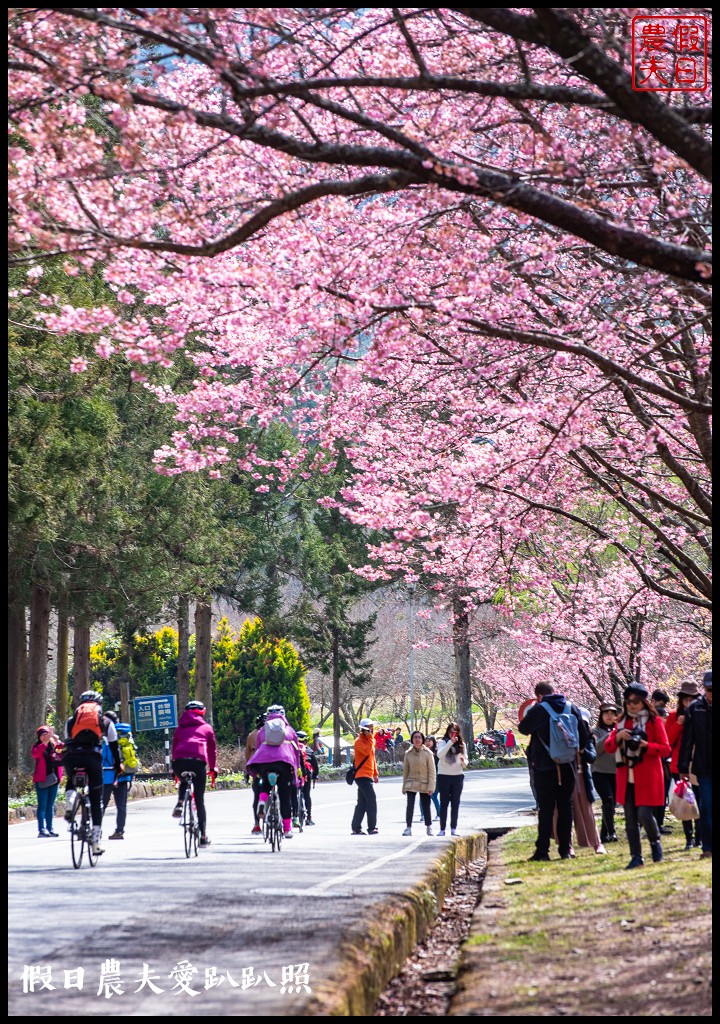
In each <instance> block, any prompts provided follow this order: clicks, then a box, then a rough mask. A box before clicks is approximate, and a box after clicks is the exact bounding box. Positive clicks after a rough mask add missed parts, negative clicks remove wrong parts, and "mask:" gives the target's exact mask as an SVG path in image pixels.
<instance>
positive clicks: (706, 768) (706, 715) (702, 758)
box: [678, 669, 712, 857]
mask: <svg viewBox="0 0 720 1024" xmlns="http://www.w3.org/2000/svg"><path fill="white" fill-rule="evenodd" d="M691 765H692V769H691ZM691 770H692V774H693V775H695V777H696V778H697V784H698V791H699V794H700V801H699V804H698V809H699V811H700V840H701V842H702V851H703V852H702V856H703V857H712V669H709V670H708V671H707V672H706V673H705V675H704V677H703V694H702V696H701V697H698V698H697V700H694V701H693V702H692V704H690V705H689V706H688V708H687V710H686V711H685V724H684V725H683V734H682V742H681V744H680V754H679V756H678V772H679V773H680V776H681V778H683V779H685V780H686V781H690V772H691Z"/></svg>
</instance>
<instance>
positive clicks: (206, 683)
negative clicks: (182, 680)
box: [195, 600, 212, 722]
mask: <svg viewBox="0 0 720 1024" xmlns="http://www.w3.org/2000/svg"><path fill="white" fill-rule="evenodd" d="M211 643H212V604H211V602H210V601H208V600H201V601H198V602H197V604H196V605H195V699H196V700H201V701H202V702H203V704H204V705H205V707H206V708H207V716H206V721H208V722H212V646H211Z"/></svg>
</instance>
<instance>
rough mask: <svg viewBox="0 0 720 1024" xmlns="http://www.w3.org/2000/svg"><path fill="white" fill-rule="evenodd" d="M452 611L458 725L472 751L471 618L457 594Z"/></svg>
mask: <svg viewBox="0 0 720 1024" xmlns="http://www.w3.org/2000/svg"><path fill="white" fill-rule="evenodd" d="M452 610H453V650H454V652H455V675H456V679H455V687H456V696H457V716H458V724H459V726H460V731H461V732H462V737H463V740H464V741H465V744H466V745H467V748H468V750H472V742H473V739H474V736H473V718H472V697H471V686H470V640H469V639H468V632H469V616H468V611H467V607H466V605H465V603H464V601H462V600H461V598H460V597H459V595H457V594H456V595H455V596H454V597H453V600H452Z"/></svg>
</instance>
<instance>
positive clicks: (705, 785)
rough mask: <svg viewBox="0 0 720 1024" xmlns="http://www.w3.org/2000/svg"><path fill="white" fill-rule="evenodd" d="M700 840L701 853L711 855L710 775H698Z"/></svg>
mask: <svg viewBox="0 0 720 1024" xmlns="http://www.w3.org/2000/svg"><path fill="white" fill-rule="evenodd" d="M697 780H698V789H699V790H700V804H699V809H700V840H701V842H702V848H703V853H712V775H698V777H697Z"/></svg>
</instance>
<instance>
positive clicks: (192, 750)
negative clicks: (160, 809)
mask: <svg viewBox="0 0 720 1024" xmlns="http://www.w3.org/2000/svg"><path fill="white" fill-rule="evenodd" d="M206 712H207V708H206V707H205V705H204V704H203V702H202V701H201V700H191V701H189V702H188V703H187V704H186V705H185V710H184V712H183V713H182V715H181V716H180V722H179V723H178V726H177V728H176V730H175V732H174V734H173V741H172V752H171V756H172V769H173V771H174V772H175V775H176V776H177V778H178V779H180V789H179V790H178V802H177V803H176V805H175V807H174V808H173V812H172V816H173V818H180V817H181V816H182V806H183V800H184V799H185V790H186V789H187V783H186V782H184V781H183V780H182V773H183V772H194V773H195V778H194V779H193V787H194V790H195V807H196V808H197V816H198V825H199V826H200V846H209V845H210V840H209V839H208V837H207V815H206V813H205V778H206V772H208V773H209V775H210V785H211V786H213V787H214V786H215V777H216V771H215V766H216V757H217V743H216V741H215V732H214V730H213V727H212V726H211V725H209V724H208V722H206V721H205V720H204V718H203V716H204V715H205V713H206Z"/></svg>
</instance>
